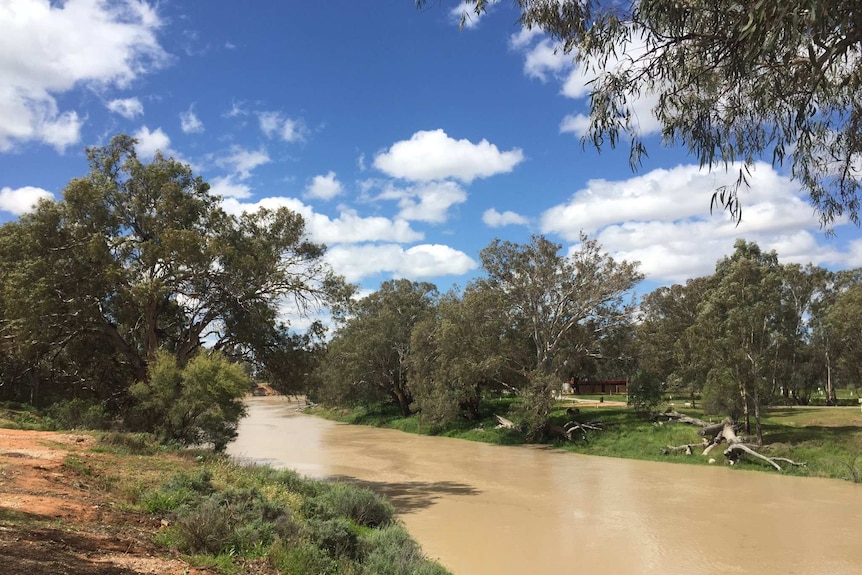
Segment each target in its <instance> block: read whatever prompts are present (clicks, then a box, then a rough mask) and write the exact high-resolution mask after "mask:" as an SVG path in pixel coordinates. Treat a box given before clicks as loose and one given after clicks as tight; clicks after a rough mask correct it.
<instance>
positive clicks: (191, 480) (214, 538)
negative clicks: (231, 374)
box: [0, 428, 446, 575]
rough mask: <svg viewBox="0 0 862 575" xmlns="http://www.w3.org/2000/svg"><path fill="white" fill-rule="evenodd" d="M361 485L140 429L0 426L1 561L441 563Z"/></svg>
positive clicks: (228, 569) (268, 572) (231, 568)
mask: <svg viewBox="0 0 862 575" xmlns="http://www.w3.org/2000/svg"><path fill="white" fill-rule="evenodd" d="M393 513H394V511H393V508H392V506H391V505H390V504H389V503H387V502H386V501H384V500H382V499H381V498H380V497H379V496H377V495H376V494H374V493H372V492H371V491H370V490H368V489H365V488H361V487H356V486H353V485H348V484H344V483H338V484H336V483H327V482H321V481H316V480H309V479H306V478H302V477H300V476H299V475H298V474H296V473H295V472H292V471H288V470H284V471H277V470H274V469H271V468H269V467H262V466H249V465H240V464H237V463H235V462H232V461H230V460H229V459H228V458H227V457H225V456H220V455H213V454H211V453H207V452H204V451H194V450H179V449H170V448H165V447H164V446H160V445H158V444H157V443H155V442H153V441H152V440H151V439H150V438H148V437H147V436H140V435H125V434H115V433H79V432H52V431H34V430H16V429H2V428H0V573H3V575H34V574H40V573H63V574H66V575H92V574H95V575H162V574H168V575H180V574H182V575H215V574H226V575H230V574H238V573H243V574H246V573H247V574H254V575H276V574H278V573H293V574H316V573H323V572H336V571H337V572H339V573H350V574H354V575H363V574H364V575H370V574H372V573H374V574H377V573H383V572H385V570H386V569H387V568H386V567H384V568H381V565H383V566H387V565H396V564H397V565H401V566H403V567H404V569H406V571H393V572H392V573H393V574H394V573H399V574H400V573H402V572H403V573H422V574H425V575H446V571H445V570H444V569H442V568H441V567H440V566H438V565H435V564H433V563H431V562H429V561H427V560H425V558H424V555H423V554H422V552H421V551H420V549H419V547H418V545H417V544H416V543H415V542H414V541H413V540H412V539H411V538H410V537H409V535H408V534H407V532H406V531H405V530H404V529H403V528H402V527H401V526H400V524H398V523H397V522H396V521H395V520H394V518H393Z"/></svg>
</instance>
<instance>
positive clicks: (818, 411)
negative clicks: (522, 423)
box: [314, 396, 862, 482]
mask: <svg viewBox="0 0 862 575" xmlns="http://www.w3.org/2000/svg"><path fill="white" fill-rule="evenodd" d="M582 399H595V400H598V396H596V397H593V396H584V397H583V398H582ZM605 400H606V401H617V399H614V398H613V397H612V396H607V397H605ZM514 401H515V400H513V399H511V398H502V399H493V400H491V401H489V402H487V403H486V404H485V405H483V408H482V419H481V421H480V422H476V423H472V424H467V423H465V422H461V423H458V424H456V425H453V426H452V427H450V428H447V429H442V430H441V429H428V428H425V429H421V427H420V425H419V419H418V417H416V416H411V417H407V418H405V417H403V416H402V415H400V413H398V412H396V411H393V410H392V409H391V408H388V407H383V408H377V409H375V408H373V407H367V406H366V407H362V408H358V409H355V410H345V409H339V410H333V409H325V408H315V411H314V413H316V414H318V415H322V416H324V417H328V418H330V419H337V420H338V421H343V422H347V423H353V424H361V425H373V426H377V427H387V428H393V429H400V430H402V431H408V432H411V433H419V432H421V433H425V434H434V435H443V436H447V437H456V438H460V439H467V440H471V441H483V442H486V443H495V444H501V445H518V444H522V443H524V438H523V435H522V434H521V433H520V432H518V431H517V430H513V429H495V427H496V424H497V422H496V420H495V418H494V414H495V413H497V414H500V415H503V416H506V417H509V416H508V413H509V408H510V407H511V404H512V403H513V402H514ZM674 403H675V405H676V409H677V410H678V411H683V412H685V413H687V414H689V415H693V416H696V417H699V418H704V419H709V418H708V417H705V416H704V414H703V411H702V410H700V409H691V408H682V409H680V407H679V406H680V404H682V403H683V402H682V401H675V402H674ZM570 404H571V402H570V401H566V400H564V401H562V402H559V403H558V404H557V407H556V408H555V409H554V410H553V411H552V413H551V419H550V423H552V424H554V425H558V426H562V425H563V424H564V423H566V422H567V421H569V420H570V419H571V417H570V416H569V415H567V413H566V406H567V405H570ZM578 408H579V413H578V415H576V416H575V419H577V421H578V422H580V423H599V424H601V427H602V431H588V432H587V437H586V439H583V438H582V437H580V436H578V437H577V438H576V439H575V440H574V441H571V442H569V441H564V440H553V441H550V442H549V443H551V444H553V445H554V446H556V447H558V448H560V449H563V450H566V451H570V452H574V453H582V454H587V455H600V456H607V457H621V458H628V459H641V460H651V461H663V462H674V463H688V464H696V465H708V464H709V459H710V458H714V459H716V460H718V461H723V459H724V458H723V456H722V452H723V449H719V448H716V449H714V450H713V451H712V452H711V454H710V455H709V456H708V457H702V456H701V455H700V451H699V450H695V453H694V454H693V455H689V456H687V455H684V454H670V455H664V454H663V453H662V449H663V448H665V447H666V446H668V445H685V444H690V443H698V442H699V441H700V440H701V438H700V437H699V436H698V435H697V428H695V427H693V426H691V425H685V424H678V423H657V422H653V421H650V420H649V419H645V418H642V417H639V416H638V415H637V414H636V413H635V412H634V411H633V410H631V409H628V408H627V407H616V406H610V405H606V404H601V403H581V404H579V405H578ZM713 420H714V421H719V420H720V418H713ZM752 425H753V422H752ZM763 430H764V443H765V444H766V445H765V446H764V448H763V449H762V452H763V453H764V454H765V455H772V456H775V457H787V458H789V459H792V460H794V461H801V462H805V463H806V466H805V467H795V466H789V465H788V466H782V467H783V469H784V473H786V474H788V475H802V476H811V477H828V478H836V479H844V480H850V481H855V482H860V481H862V455H860V454H862V413H860V412H859V410H858V409H853V408H846V407H837V408H836V407H811V408H799V407H776V408H771V409H768V410H767V411H766V416H765V417H764V419H763ZM752 431H753V430H752ZM735 467H736V468H740V469H750V470H763V471H774V469H773V468H772V467H771V466H769V465H768V464H767V463H765V462H761V461H756V460H752V459H751V458H745V459H743V460H742V461H741V462H740V463H738V464H737V465H736V466H735Z"/></svg>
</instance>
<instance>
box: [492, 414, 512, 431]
mask: <svg viewBox="0 0 862 575" xmlns="http://www.w3.org/2000/svg"><path fill="white" fill-rule="evenodd" d="M494 417H495V418H497V427H496V429H501V428H505V429H515V424H514V423H513V422H512V421H511V420H510V419H506V418H505V417H503V416H501V415H494Z"/></svg>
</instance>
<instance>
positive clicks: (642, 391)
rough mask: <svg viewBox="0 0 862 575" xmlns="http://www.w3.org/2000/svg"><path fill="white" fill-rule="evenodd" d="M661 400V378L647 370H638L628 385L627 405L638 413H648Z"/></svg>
mask: <svg viewBox="0 0 862 575" xmlns="http://www.w3.org/2000/svg"><path fill="white" fill-rule="evenodd" d="M661 402H662V389H661V379H660V378H659V377H658V376H657V375H656V374H654V373H652V372H649V371H639V372H637V373H636V374H635V376H634V377H633V378H632V380H631V383H630V385H629V401H628V403H629V405H630V406H631V407H633V408H634V410H635V413H637V414H638V415H649V414H651V413H653V412H654V411H656V409H657V408H658V406H659V405H660V404H661Z"/></svg>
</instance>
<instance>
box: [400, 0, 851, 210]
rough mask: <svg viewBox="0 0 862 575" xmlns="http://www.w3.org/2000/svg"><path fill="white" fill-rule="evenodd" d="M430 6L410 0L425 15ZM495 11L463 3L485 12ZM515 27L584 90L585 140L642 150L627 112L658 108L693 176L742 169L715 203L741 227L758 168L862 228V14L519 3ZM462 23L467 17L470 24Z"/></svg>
mask: <svg viewBox="0 0 862 575" xmlns="http://www.w3.org/2000/svg"><path fill="white" fill-rule="evenodd" d="M426 1H427V0H417V4H418V5H420V6H422V5H424V4H425V3H426ZM489 3H490V2H489V0H466V4H467V5H468V6H467V8H468V9H470V10H472V11H474V12H475V13H477V14H481V13H483V12H484V11H485V10H486V9H487V7H488V5H489ZM516 4H517V6H518V8H519V11H520V12H521V16H520V23H521V25H523V26H524V27H525V28H528V29H533V28H538V29H540V30H542V31H544V32H546V33H548V34H549V35H550V37H551V38H552V39H553V40H555V41H556V42H558V45H559V49H560V50H561V51H562V52H563V53H565V54H570V55H572V56H573V57H574V58H575V60H576V61H577V62H578V63H579V64H580V65H581V66H583V67H584V68H585V69H586V71H587V74H588V75H594V76H595V77H596V79H595V80H594V81H593V82H592V84H591V94H590V114H589V119H590V125H589V129H588V131H587V133H586V135H585V137H584V143H585V144H586V143H589V144H592V145H594V146H596V147H597V148H601V147H602V146H604V145H606V144H609V145H610V146H615V145H617V144H618V143H619V142H621V141H624V140H628V142H629V145H630V164H631V165H632V167H636V166H638V165H639V164H640V162H641V158H642V157H643V156H644V155H645V153H646V147H645V145H644V142H643V139H642V137H641V134H640V131H639V118H638V117H637V115H636V114H635V112H634V107H635V104H636V102H637V100H639V99H641V98H643V97H649V96H652V97H654V98H655V99H656V102H657V103H656V104H655V106H654V108H653V110H652V111H653V114H654V115H655V116H656V118H657V119H658V120H659V122H660V123H661V125H662V139H663V141H664V143H665V144H668V145H681V146H683V147H685V148H687V149H688V151H689V152H690V153H691V154H693V155H694V156H695V157H697V159H698V160H699V162H700V164H701V166H704V167H708V168H711V169H712V168H721V167H724V168H726V167H728V166H730V165H731V164H733V165H740V164H741V165H742V166H743V167H742V168H741V169H740V172H739V181H738V182H737V185H736V186H732V187H730V188H725V189H720V190H718V191H717V192H716V195H715V196H714V197H713V202H716V201H717V202H718V203H720V204H723V205H724V206H725V207H726V208H728V209H729V210H730V212H731V214H732V215H734V216H735V217H740V216H741V208H740V202H739V199H738V195H737V191H738V188H739V184H742V183H744V182H745V181H746V176H747V173H748V169H749V168H750V167H751V166H752V164H753V163H754V162H755V161H756V160H758V159H765V160H766V161H768V162H772V163H773V165H781V164H783V163H785V162H787V163H789V165H790V168H791V173H792V175H793V177H794V178H795V179H796V180H798V181H799V183H800V184H801V185H802V187H803V188H804V189H805V190H806V191H807V192H808V194H809V195H810V198H811V202H812V203H813V205H814V206H816V208H817V209H818V210H819V212H820V215H821V218H822V221H823V222H824V224H830V223H831V222H832V221H833V220H834V219H835V218H836V217H838V216H841V215H847V216H848V217H849V218H850V219H851V220H852V221H854V222H856V223H857V224H858V223H859V209H860V204H859V193H860V176H862V174H860V169H862V157H860V153H862V99H860V98H859V93H860V90H862V10H860V8H859V5H858V2H855V1H851V0H841V1H832V2H826V1H824V0H813V1H812V0H786V1H781V2H777V1H771V2H770V1H759V2H753V1H752V2H749V1H746V2H742V1H739V0H708V1H707V0H638V1H629V2H625V1H624V2H617V1H607V0H517V2H516ZM465 16H466V14H465Z"/></svg>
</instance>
